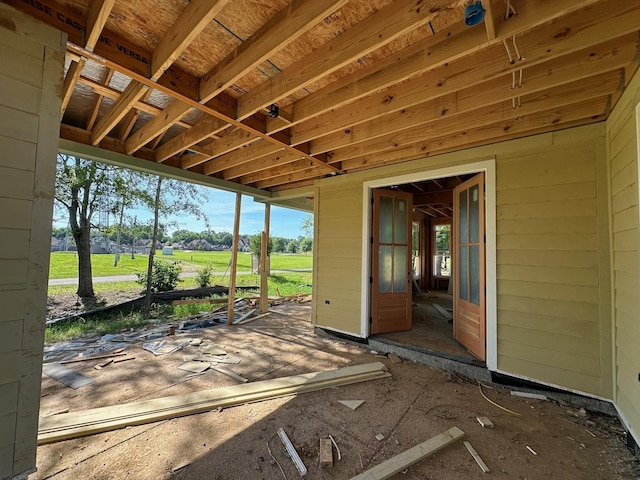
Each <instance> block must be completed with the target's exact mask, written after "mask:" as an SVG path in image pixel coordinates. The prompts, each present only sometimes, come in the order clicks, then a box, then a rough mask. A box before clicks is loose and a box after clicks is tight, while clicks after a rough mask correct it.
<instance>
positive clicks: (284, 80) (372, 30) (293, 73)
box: [238, 0, 465, 119]
mask: <svg viewBox="0 0 640 480" xmlns="http://www.w3.org/2000/svg"><path fill="white" fill-rule="evenodd" d="M464 3H465V2H464V1H462V0H438V1H432V2H430V8H427V7H426V6H425V8H421V7H418V8H416V2H415V0H398V1H396V2H394V3H393V4H392V5H390V6H387V7H385V8H383V9H381V10H379V11H378V12H376V13H374V14H373V15H370V16H369V17H367V18H365V19H364V20H362V21H360V22H359V23H357V24H356V25H354V26H353V27H352V28H350V29H348V30H347V31H346V32H344V33H343V34H342V35H340V36H338V37H336V38H334V39H333V40H331V41H329V42H327V43H325V44H324V45H322V46H320V47H319V48H318V49H316V50H315V51H314V52H313V53H312V54H311V55H308V56H306V57H304V58H302V59H300V60H298V61H297V62H295V63H294V64H292V65H290V66H289V67H287V68H286V69H285V70H284V71H283V72H281V73H280V74H278V75H276V76H275V77H272V78H270V79H269V80H267V81H266V82H263V83H262V84H260V85H259V86H258V87H256V88H254V89H253V90H251V91H250V92H249V93H248V94H247V95H244V96H243V97H241V98H240V99H239V100H238V118H239V119H243V118H246V117H248V116H249V115H251V114H252V113H253V112H256V111H258V110H260V109H261V108H265V107H267V106H268V105H270V104H272V103H275V102H277V101H278V100H280V99H282V98H284V97H286V96H287V95H289V94H291V93H293V92H295V91H296V90H299V89H301V88H303V87H305V86H307V85H309V84H310V83H312V82H314V81H315V80H317V79H319V78H321V77H324V76H326V75H328V74H329V73H331V72H334V71H336V70H338V69H340V68H341V67H343V66H345V65H347V64H348V63H350V62H352V61H353V60H356V59H358V58H360V57H362V56H364V55H366V54H367V53H369V52H371V51H373V50H375V49H376V48H379V47H380V46H382V45H385V44H387V43H389V42H391V41H392V40H394V39H396V38H398V37H400V36H402V35H404V34H406V33H408V32H410V31H411V30H414V29H416V28H418V27H420V26H422V25H426V24H427V23H429V21H431V20H433V18H434V17H435V16H436V15H437V14H438V12H439V11H440V10H443V9H446V8H448V7H450V6H452V4H453V5H456V6H459V5H462V4H464Z"/></svg>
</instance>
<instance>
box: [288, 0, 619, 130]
mask: <svg viewBox="0 0 640 480" xmlns="http://www.w3.org/2000/svg"><path fill="white" fill-rule="evenodd" d="M588 3H593V2H592V1H590V2H588ZM588 3H581V2H576V1H574V0H560V1H557V2H548V3H547V4H545V9H544V12H542V11H541V12H526V13H525V14H521V15H518V17H517V18H514V19H511V20H510V22H509V24H508V27H507V28H506V29H505V31H504V33H503V34H502V36H500V37H497V38H496V39H495V41H493V42H489V43H487V42H485V40H486V37H485V34H484V33H483V32H482V31H481V29H479V28H469V27H467V26H466V25H464V23H462V22H459V23H457V24H456V25H453V26H451V27H449V28H447V29H445V30H442V31H440V32H438V33H436V34H435V35H433V36H430V37H427V38H425V39H424V40H422V41H420V42H416V43H415V44H413V45H411V46H409V47H407V48H405V49H403V50H401V51H400V52H398V53H396V54H394V55H390V56H389V57H388V58H386V59H383V60H380V61H378V62H375V63H374V64H373V65H371V66H369V67H367V68H364V69H361V70H359V71H356V72H354V73H352V74H350V75H347V76H345V77H343V78H341V79H338V80H337V81H335V82H331V83H330V84H329V85H327V86H326V87H323V88H321V89H320V90H317V91H316V92H313V93H312V94H311V95H308V96H306V97H304V98H302V99H300V100H298V101H296V102H295V103H294V106H293V113H294V115H293V122H294V123H299V122H301V121H305V120H308V119H309V118H312V117H314V116H317V115H320V114H322V113H325V112H328V111H329V110H333V109H336V108H339V107H342V106H344V105H346V104H348V103H350V102H353V101H354V100H357V99H358V98H362V97H364V96H367V95H369V94H372V93H374V92H376V91H378V90H381V89H383V88H386V87H389V86H390V85H393V84H396V83H398V82H401V81H403V80H406V79H408V78H409V77H411V76H415V75H416V74H418V73H421V72H422V73H423V72H427V71H430V70H433V69H435V68H437V67H440V66H442V65H444V64H446V63H451V62H452V61H454V60H458V59H460V58H463V57H465V56H467V55H471V54H473V53H475V52H478V51H480V50H482V49H486V48H490V47H492V46H494V47H495V46H496V45H497V46H498V48H499V49H502V50H501V51H502V53H504V47H503V46H502V40H503V39H505V38H507V37H509V38H510V37H512V36H513V35H516V34H520V33H523V32H526V31H527V30H529V29H531V28H533V27H536V26H538V25H543V24H544V23H546V22H548V21H550V20H552V19H554V18H558V17H560V16H561V15H565V14H567V13H568V9H570V8H573V10H578V9H579V8H583V7H584V6H586V5H587V4H588ZM619 3H620V2H619ZM610 7H611V8H613V9H615V8H619V5H618V6H613V5H611V6H610ZM445 85H446V84H445Z"/></svg>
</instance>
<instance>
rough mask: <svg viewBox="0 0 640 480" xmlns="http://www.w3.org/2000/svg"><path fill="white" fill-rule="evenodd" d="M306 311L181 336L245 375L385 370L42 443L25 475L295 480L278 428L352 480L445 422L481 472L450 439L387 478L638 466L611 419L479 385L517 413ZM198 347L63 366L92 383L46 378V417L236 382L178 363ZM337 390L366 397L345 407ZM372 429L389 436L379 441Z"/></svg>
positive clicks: (280, 311) (628, 470)
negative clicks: (381, 374)
mask: <svg viewBox="0 0 640 480" xmlns="http://www.w3.org/2000/svg"><path fill="white" fill-rule="evenodd" d="M309 318H310V307H309V305H308V304H306V305H299V304H295V303H286V304H283V305H280V306H277V307H273V313H271V314H270V315H268V316H266V317H263V318H261V319H259V320H256V321H255V322H252V323H248V324H246V325H239V326H232V327H228V326H226V325H220V326H215V327H211V328H205V329H201V330H195V331H191V332H190V333H189V335H190V336H194V335H195V336H197V337H201V338H203V339H204V340H209V341H211V342H213V343H215V344H216V345H219V346H222V347H224V348H225V349H226V351H227V353H228V354H229V355H230V356H232V357H235V358H237V359H239V360H240V363H238V364H235V365H227V367H228V368H229V369H231V370H233V371H234V372H236V373H237V374H239V375H242V376H244V377H246V378H248V379H249V380H250V381H258V380H264V379H270V378H277V377H282V376H288V375H294V374H299V373H307V372H313V371H319V370H329V369H335V368H340V367H344V366H348V365H357V364H363V363H369V362H372V361H382V362H383V363H384V364H385V365H386V366H387V367H388V370H389V372H390V373H391V377H389V378H384V379H380V380H373V381H368V382H363V383H359V384H354V385H349V386H342V387H336V388H329V389H325V390H320V391H316V392H312V393H305V394H301V395H298V396H290V397H283V398H277V399H272V400H265V401H260V402H256V403H251V404H245V405H241V406H237V407H231V408H225V409H222V410H219V411H211V412H207V413H201V414H197V415H191V416H186V417H182V418H176V419H172V420H166V421H161V422H157V423H153V424H147V425H141V426H135V427H128V428H126V429H121V430H117V431H112V432H106V433H101V434H98V435H93V436H89V437H84V438H79V439H73V440H67V441H63V442H58V443H54V444H49V445H43V446H40V447H39V448H38V459H37V468H38V471H37V472H36V473H35V474H33V475H32V476H30V477H29V478H31V479H56V480H63V479H73V480H78V479H104V480H106V479H123V478H132V479H136V480H138V479H139V480H146V479H149V480H151V479H154V480H156V479H174V480H178V479H180V480H190V479H194V480H195V479H220V480H223V479H224V480H226V479H274V480H276V479H281V478H287V479H295V478H300V475H299V473H298V472H297V470H296V469H295V466H294V464H293V462H292V460H291V459H290V458H288V457H287V456H286V452H285V449H284V447H283V445H282V443H281V441H280V439H279V438H278V436H277V433H276V432H277V430H278V428H279V427H283V428H284V430H285V431H286V433H287V434H288V436H289V438H290V439H291V441H292V443H293V445H294V446H295V448H296V450H297V451H298V453H299V454H300V456H301V457H302V460H303V462H304V463H305V465H306V467H307V468H308V474H307V475H306V477H305V478H308V479H348V478H351V477H352V476H354V475H356V474H358V473H360V472H362V471H363V470H366V469H368V468H371V467H372V466H375V465H377V464H379V463H381V462H382V461H384V460H386V459H388V458H390V457H392V456H394V455H397V454H399V453H401V452H403V451H405V450H407V449H409V448H411V447H413V446H414V445H416V444H418V443H421V442H423V441H425V440H427V439H428V438H430V437H432V436H434V435H437V434H439V433H441V432H444V431H446V430H447V429H449V428H451V427H452V426H457V427H459V428H460V429H462V430H463V431H464V432H465V438H464V439H463V440H467V441H469V442H470V443H471V444H472V445H473V446H474V447H475V449H476V451H477V452H478V453H479V455H480V456H481V457H482V459H483V460H484V461H485V462H486V464H487V466H488V467H489V469H490V473H487V474H485V473H483V472H482V471H481V470H480V468H479V467H478V465H477V464H476V462H475V461H474V460H473V458H472V457H471V455H470V454H469V453H468V452H467V450H466V449H465V448H464V446H463V444H462V442H461V441H459V442H456V443H454V444H452V445H450V446H448V447H446V448H445V449H444V450H442V451H441V452H439V453H437V454H435V455H433V456H432V457H430V458H427V459H425V460H423V461H421V462H419V463H417V464H415V465H414V466H412V467H409V468H408V469H407V470H406V471H405V472H403V473H399V474H397V475H396V477H394V478H398V479H433V480H435V479H441V480H447V479H473V478H487V477H488V476H489V475H491V476H492V478H496V479H522V480H524V479H528V480H531V479H548V478H558V479H602V480H604V479H607V480H610V479H629V478H640V468H639V464H638V462H637V461H636V460H635V458H634V457H633V456H632V454H631V452H630V451H629V450H628V449H627V448H626V447H625V446H624V432H623V430H622V428H621V427H620V424H619V423H618V421H617V420H616V419H614V418H611V417H607V416H603V415H599V414H594V413H591V412H583V411H580V410H579V409H577V408H576V407H572V406H568V405H560V404H558V403H555V402H552V401H543V400H531V399H525V398H518V397H514V396H512V395H511V394H510V391H509V389H506V388H503V387H500V386H497V385H484V386H483V387H482V388H483V391H484V393H485V395H486V396H487V397H488V398H490V399H491V400H493V401H494V402H496V403H498V404H499V405H502V406H504V407H506V408H509V409H511V410H513V411H515V412H518V413H520V414H521V416H515V415H512V414H510V413H507V412H506V411H503V410H501V409H499V408H497V407H495V406H493V405H492V404H490V403H489V402H488V401H486V400H485V399H484V398H483V397H482V395H481V392H480V389H479V388H480V387H479V385H478V383H477V382H475V381H473V380H470V379H466V378H462V377H460V376H458V375H455V374H452V373H450V372H447V371H442V370H437V369H433V368H430V367H427V366H424V365H419V364H415V363H412V362H409V361H403V362H402V363H394V362H393V361H391V359H389V358H386V357H381V356H378V355H376V354H375V353H372V352H371V351H370V350H369V349H368V348H367V347H366V346H364V345H357V344H355V343H351V342H345V341H342V340H339V339H334V338H327V337H325V336H320V335H316V334H314V331H313V328H312V326H311V324H310V321H309ZM195 348H197V347H194V346H187V347H185V348H184V349H182V350H180V351H177V352H174V353H171V354H168V355H162V356H154V355H153V354H152V353H151V352H149V351H146V350H143V349H142V347H141V345H140V343H136V344H133V345H132V346H130V347H129V348H128V349H127V350H125V351H126V352H127V354H128V356H130V357H131V356H132V357H135V360H131V361H126V362H121V363H118V364H111V365H109V366H107V367H105V368H103V369H102V370H96V369H94V365H96V364H97V363H99V362H100V361H99V360H93V361H86V362H80V363H74V364H69V365H67V366H68V367H71V368H73V369H74V370H76V371H78V372H81V373H83V374H85V375H87V376H89V377H92V378H93V379H95V382H94V383H92V384H90V385H87V386H84V387H82V388H79V389H77V390H74V389H72V388H69V387H67V386H65V385H63V384H61V383H59V382H57V381H55V380H53V379H51V378H49V377H47V376H43V383H42V387H43V388H42V399H41V414H42V415H43V416H46V415H50V414H52V413H54V412H57V411H60V410H61V409H64V408H69V410H70V411H71V412H74V411H79V410H83V409H87V408H92V407H98V406H107V405H114V404H118V403H123V402H131V401H136V400H141V399H151V398H158V397H163V396H170V395H176V394H181V393H187V392H194V391H199V390H204V389H211V388H217V387H221V386H229V385H234V384H236V383H237V382H236V381H235V380H233V379H232V378H229V377H227V376H225V375H223V374H220V373H218V372H216V371H212V370H209V371H207V372H205V373H204V374H202V375H198V376H189V375H190V374H189V372H186V371H182V370H179V369H178V366H179V365H181V364H182V363H183V355H185V354H189V353H193V349H195ZM339 400H364V403H363V404H362V405H361V406H360V407H359V408H357V409H356V410H351V409H349V408H347V407H345V406H343V405H341V404H339V403H338V401H339ZM478 416H487V417H489V418H490V419H491V420H492V421H493V423H494V424H495V428H493V429H487V428H482V426H481V425H480V424H479V423H478V422H477V420H476V417H478ZM378 434H381V435H382V436H383V437H384V438H382V439H381V440H378V439H376V435H378ZM329 435H331V436H332V437H333V438H334V439H335V441H336V443H337V445H338V447H339V449H340V452H341V459H340V460H339V461H338V459H337V454H336V452H334V462H335V463H334V466H333V467H332V468H320V466H319V448H318V444H319V439H320V438H328V436H329ZM527 446H528V447H530V448H531V449H532V450H533V451H534V452H535V453H536V454H535V455H534V454H533V453H532V452H531V451H530V450H528V449H527ZM271 454H272V455H273V457H272V456H271ZM278 465H279V466H278ZM179 467H182V468H179ZM280 468H282V471H281V470H280ZM485 476H487V477H485Z"/></svg>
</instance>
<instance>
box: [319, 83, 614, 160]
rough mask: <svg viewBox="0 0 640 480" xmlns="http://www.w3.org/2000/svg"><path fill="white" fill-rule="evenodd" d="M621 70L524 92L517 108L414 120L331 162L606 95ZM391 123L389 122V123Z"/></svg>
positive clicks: (509, 104)
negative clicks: (538, 90) (534, 91)
mask: <svg viewBox="0 0 640 480" xmlns="http://www.w3.org/2000/svg"><path fill="white" fill-rule="evenodd" d="M621 75H622V71H621V70H617V71H613V72H608V73H604V74H601V75H597V76H595V77H591V78H587V79H584V80H581V81H579V82H574V83H570V84H567V85H560V86H559V87H554V88H550V89H547V90H544V91H542V92H539V93H532V94H529V95H524V96H523V97H522V99H521V107H519V108H515V109H514V108H513V103H512V101H510V100H507V101H502V102H499V103H496V104H494V105H490V106H483V107H481V108H478V109H474V110H463V111H461V112H460V113H455V114H453V115H447V116H446V117H444V118H441V119H438V118H436V119H435V120H433V119H432V120H430V121H429V122H426V123H423V122H420V121H417V122H416V123H414V124H413V125H412V126H410V127H409V128H405V129H403V130H401V131H398V132H392V133H390V134H388V135H382V136H378V137H376V138H373V139H372V140H368V141H365V142H361V143H358V144H356V145H354V146H351V147H348V148H341V149H339V150H336V151H335V152H334V153H333V156H332V157H331V161H340V162H342V165H345V162H347V161H348V160H350V159H352V158H356V157H360V156H362V155H371V154H373V153H376V152H382V151H386V150H390V149H393V148H396V147H402V146H403V145H407V144H412V143H415V142H416V141H418V139H420V138H422V139H424V138H425V136H428V137H444V136H447V135H449V134H454V133H456V132H460V131H465V130H466V131H472V130H473V129H475V128H478V127H482V126H483V125H486V124H492V123H498V122H501V121H508V120H510V119H512V118H518V117H523V116H527V115H531V114H535V113H538V112H541V111H549V110H551V109H553V108H554V107H555V108H561V107H564V106H567V105H572V104H578V103H580V102H585V103H586V102H588V101H590V100H592V99H594V98H601V97H603V96H606V95H609V94H611V93H613V92H614V91H616V90H617V89H618V88H620V86H621V83H620V79H621ZM390 123H392V122H390Z"/></svg>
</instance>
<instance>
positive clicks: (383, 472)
mask: <svg viewBox="0 0 640 480" xmlns="http://www.w3.org/2000/svg"><path fill="white" fill-rule="evenodd" d="M462 437H464V432H463V431H462V430H460V429H459V428H458V427H452V428H450V429H449V430H447V431H446V432H443V433H441V434H440V435H436V436H435V437H432V438H430V439H429V440H427V441H426V442H422V443H420V444H418V445H416V446H415V447H412V448H410V449H409V450H406V451H404V452H402V453H400V454H398V455H396V456H395V457H393V458H390V459H389V460H387V461H386V462H382V463H381V464H380V465H377V466H375V467H373V468H371V469H369V470H367V471H365V472H362V473H361V474H359V475H356V476H355V477H352V478H351V480H384V479H385V478H390V477H392V476H393V475H395V474H396V473H398V472H401V471H402V470H404V469H405V468H407V467H410V466H411V465H413V464H414V463H417V462H419V461H420V460H422V459H424V458H427V457H428V456H430V455H433V454H434V453H436V452H438V451H440V450H442V449H443V448H444V447H446V446H448V445H450V444H452V443H453V442H456V441H458V440H460V439H461V438H462Z"/></svg>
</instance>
